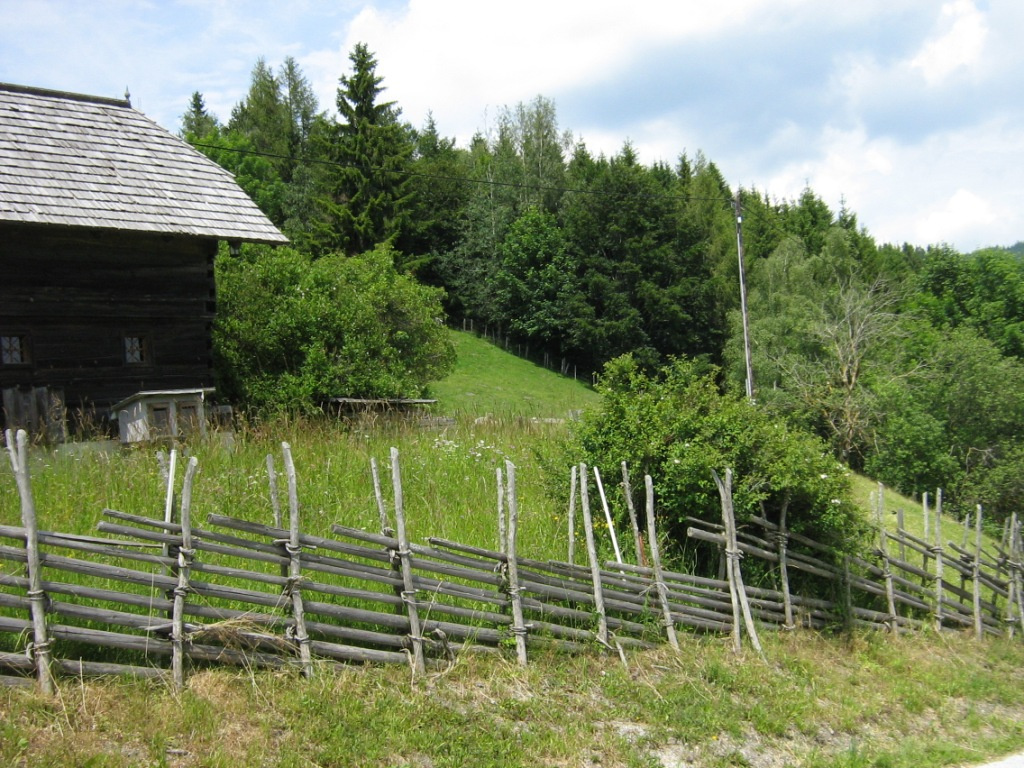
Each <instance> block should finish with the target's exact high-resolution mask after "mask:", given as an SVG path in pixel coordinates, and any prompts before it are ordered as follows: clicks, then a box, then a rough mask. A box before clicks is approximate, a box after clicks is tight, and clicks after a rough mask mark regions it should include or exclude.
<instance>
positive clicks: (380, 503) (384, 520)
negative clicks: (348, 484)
mask: <svg viewBox="0 0 1024 768" xmlns="http://www.w3.org/2000/svg"><path fill="white" fill-rule="evenodd" d="M370 474H371V475H372V476H373V497H374V498H375V499H376V500H377V515H378V516H379V517H380V533H381V536H394V535H395V530H394V528H392V527H391V522H390V521H389V520H388V508H387V504H385V503H384V493H383V491H381V486H380V468H379V467H378V466H377V459H375V458H373V457H371V458H370Z"/></svg>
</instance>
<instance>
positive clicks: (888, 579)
mask: <svg viewBox="0 0 1024 768" xmlns="http://www.w3.org/2000/svg"><path fill="white" fill-rule="evenodd" d="M883 493H884V486H883V485H882V484H881V483H879V484H878V499H877V506H876V508H875V525H876V526H877V527H878V553H879V555H880V557H881V559H882V578H883V579H884V580H885V604H886V608H887V609H888V612H889V632H890V633H892V634H894V635H896V634H899V631H900V623H899V616H898V615H897V613H896V590H895V587H894V585H893V578H892V564H891V561H890V560H889V537H888V535H887V534H886V530H885V497H884V495H883ZM897 526H898V524H897ZM900 541H901V542H902V541H903V539H902V537H901V538H900Z"/></svg>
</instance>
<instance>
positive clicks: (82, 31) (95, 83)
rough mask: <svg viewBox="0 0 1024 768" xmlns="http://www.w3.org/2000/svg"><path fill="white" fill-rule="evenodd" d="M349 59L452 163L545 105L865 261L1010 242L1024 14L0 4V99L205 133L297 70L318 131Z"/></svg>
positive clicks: (813, 4) (1023, 110)
mask: <svg viewBox="0 0 1024 768" xmlns="http://www.w3.org/2000/svg"><path fill="white" fill-rule="evenodd" d="M359 42H363V43H366V44H367V46H368V47H369V49H370V51H372V52H373V53H374V54H375V56H376V58H377V62H378V65H377V74H378V75H380V76H381V77H383V85H384V86H385V88H386V91H385V92H384V94H383V97H384V98H386V99H388V100H391V101H394V102H396V104H397V106H398V107H399V108H400V109H401V110H402V117H403V119H405V120H406V121H408V122H410V123H411V124H413V125H414V126H416V127H422V126H423V125H424V123H425V121H426V119H427V116H428V114H432V115H433V117H434V120H435V122H436V124H437V127H438V130H439V132H440V133H441V134H442V135H444V136H448V137H452V138H454V139H456V141H457V142H458V144H459V145H460V146H467V145H468V142H469V140H470V138H471V137H472V136H473V135H474V134H475V133H478V132H479V133H484V134H486V133H487V132H488V130H490V129H491V128H492V127H493V124H494V122H495V117H496V115H497V114H498V113H499V112H500V111H501V110H502V109H503V108H504V107H512V106H515V105H516V104H518V103H520V102H530V101H532V100H533V99H534V98H535V97H537V96H544V97H545V98H548V99H550V100H552V101H554V103H555V105H556V107H557V114H558V122H559V127H560V128H561V129H563V130H568V131H571V132H572V134H573V136H574V138H575V139H576V140H577V141H582V142H584V143H585V144H586V146H587V148H588V149H589V150H590V151H591V152H592V153H593V154H598V153H604V154H606V155H609V156H611V155H614V154H616V153H617V152H619V151H620V150H621V149H622V147H623V145H624V144H625V143H626V142H627V141H628V142H629V143H630V144H632V146H633V147H634V149H635V150H636V151H637V153H638V154H639V157H640V159H641V161H642V162H644V163H647V164H651V163H655V162H665V163H668V164H670V165H674V164H675V163H676V162H677V160H678V158H679V157H680V156H681V155H682V154H684V153H685V154H686V155H688V156H689V157H691V158H692V157H694V156H695V155H696V154H697V153H698V152H703V154H704V155H705V156H706V157H707V158H708V159H709V160H711V161H713V162H714V163H715V165H716V166H718V168H719V170H720V171H721V172H722V174H723V176H724V177H725V179H726V181H727V182H728V183H729V184H730V186H731V187H732V188H733V189H736V188H737V187H743V188H745V189H756V190H758V191H760V192H761V193H763V194H765V195H767V196H768V197H769V198H771V199H773V200H779V201H782V200H793V199H796V198H797V197H799V195H800V193H801V192H802V191H803V190H804V189H805V188H807V187H810V189H812V190H813V191H814V193H815V194H817V195H818V196H819V197H820V198H821V199H822V200H824V201H825V203H827V204H828V205H829V206H830V207H831V208H832V209H833V210H834V211H838V210H839V209H840V208H841V207H844V206H845V207H846V208H847V209H848V210H850V211H852V212H853V213H855V214H856V215H857V220H858V222H859V224H860V225H861V226H862V227H864V228H865V229H867V231H868V232H869V233H870V234H871V235H872V236H873V237H874V238H875V240H876V241H877V242H879V243H897V244H902V243H910V244H912V245H918V246H928V245H937V244H948V245H950V246H952V247H954V248H956V249H957V250H960V251H963V252H969V251H972V250H975V249H977V248H982V247H988V246H994V245H1003V246H1009V245H1013V244H1014V243H1017V242H1019V241H1022V240H1024V3H1022V2H1020V0H948V1H946V2H943V0H856V1H855V2H834V1H828V2H826V1H825V0H713V2H712V1H711V0H616V1H615V2H609V1H607V0H515V2H509V1H508V0H330V1H329V2H317V1H315V0H252V1H247V0H237V1H235V2H232V1H231V0H90V1H89V2H81V1H80V0H0V82H8V83H17V84H20V85H30V86H37V87H42V88H52V89H57V90H63V91H73V92H78V93H88V94H93V95H99V96H113V97H120V96H123V94H124V93H125V91H126V89H127V90H129V91H130V93H131V100H132V105H133V106H134V107H136V108H137V109H139V110H141V111H142V112H144V113H146V114H147V115H148V116H150V117H151V118H152V119H153V120H155V121H156V122H158V123H159V124H160V125H162V126H164V127H165V128H167V129H168V130H171V131H174V132H177V131H178V130H179V128H180V121H181V115H182V114H183V113H184V112H185V110H186V109H187V107H188V103H189V99H190V96H191V94H192V93H193V92H194V91H199V92H200V93H202V94H203V97H204V99H205V101H206V104H207V107H208V109H209V110H210V111H211V112H212V113H214V114H215V115H217V116H218V117H219V118H220V119H221V120H222V121H227V119H228V118H229V117H230V114H231V109H232V107H233V106H234V105H235V104H237V103H238V102H239V101H240V100H242V99H243V98H244V96H245V94H246V91H247V89H248V86H249V81H250V74H251V71H252V68H253V65H254V64H255V63H256V60H257V59H258V58H259V57H261V56H262V57H264V58H265V59H266V62H267V64H269V65H270V66H271V67H272V68H274V70H275V71H277V68H278V67H280V65H281V62H282V61H283V60H284V59H285V57H287V56H291V57H293V58H294V59H295V60H296V62H297V63H298V64H299V66H300V68H301V70H302V72H303V73H304V74H305V75H306V77H307V78H308V79H309V81H310V83H311V85H312V86H313V90H314V92H315V93H316V95H317V98H318V99H319V102H320V108H321V109H322V110H325V111H328V112H334V105H335V95H336V92H337V87H338V78H339V77H341V76H342V75H344V74H346V73H349V72H350V71H351V62H350V61H349V58H348V56H349V53H350V52H351V51H352V49H353V47H354V46H355V45H356V43H359Z"/></svg>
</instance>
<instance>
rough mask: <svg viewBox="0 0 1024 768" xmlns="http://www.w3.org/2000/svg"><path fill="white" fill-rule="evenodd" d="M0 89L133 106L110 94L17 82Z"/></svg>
mask: <svg viewBox="0 0 1024 768" xmlns="http://www.w3.org/2000/svg"><path fill="white" fill-rule="evenodd" d="M0 91H7V92H9V93H26V94H30V95H33V96H43V97H46V98H50V99H67V100H69V101H84V102H87V103H90V104H106V105H107V106H111V107H126V108H128V109H131V106H132V103H131V102H130V101H129V100H128V99H114V98H110V97H108V96H90V95H89V94H86V93H71V92H70V91H54V90H51V89H49V88H36V87H33V86H30V85H16V84H15V83H0Z"/></svg>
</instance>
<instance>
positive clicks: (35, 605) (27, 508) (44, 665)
mask: <svg viewBox="0 0 1024 768" xmlns="http://www.w3.org/2000/svg"><path fill="white" fill-rule="evenodd" d="M5 436H6V438H7V451H8V453H9V454H10V457H11V469H13V470H14V477H15V480H16V481H17V483H18V494H19V495H20V497H21V524H22V525H23V526H24V527H25V554H26V561H27V563H28V600H29V611H30V612H31V614H32V643H31V646H30V651H31V653H32V657H33V660H34V661H35V666H36V678H37V679H38V681H39V688H40V689H41V690H42V692H43V693H44V694H45V695H47V696H52V695H53V693H54V686H53V670H52V669H51V668H50V641H49V638H48V637H47V633H46V593H45V592H44V591H43V586H42V574H41V572H40V571H41V566H40V563H39V529H38V523H37V520H36V504H35V500H34V499H33V498H32V481H31V477H30V475H29V468H28V433H26V432H25V430H23V429H19V430H18V436H17V444H15V439H14V438H13V436H12V433H11V430H9V429H8V430H7V431H6V432H5Z"/></svg>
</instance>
